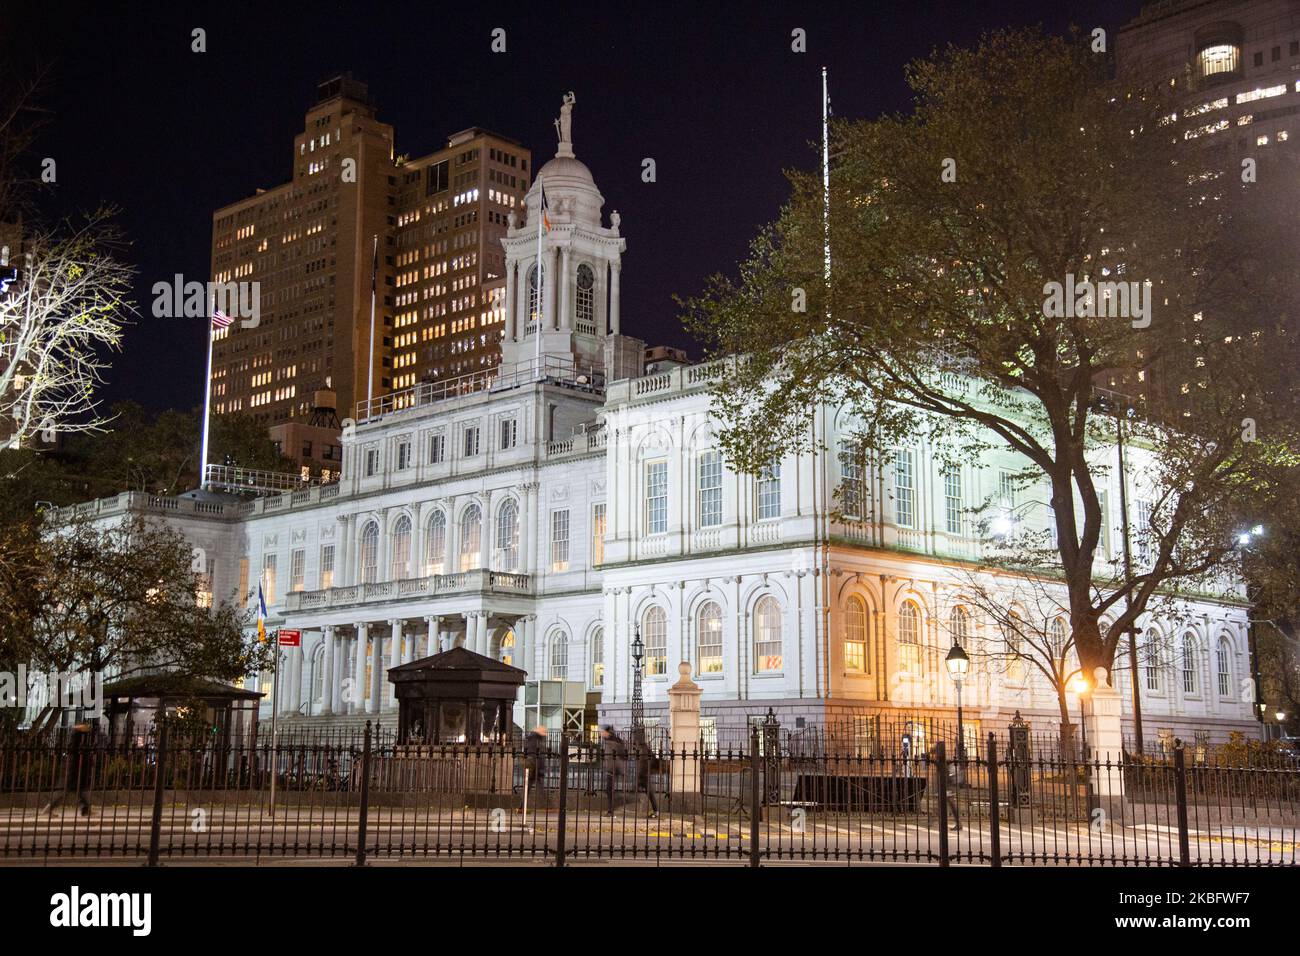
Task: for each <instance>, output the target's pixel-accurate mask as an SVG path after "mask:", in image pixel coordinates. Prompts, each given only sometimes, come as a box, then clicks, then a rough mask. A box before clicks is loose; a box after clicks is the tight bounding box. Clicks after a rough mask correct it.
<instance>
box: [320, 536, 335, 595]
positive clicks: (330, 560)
mask: <svg viewBox="0 0 1300 956" xmlns="http://www.w3.org/2000/svg"><path fill="white" fill-rule="evenodd" d="M320 586H321V590H324V589H326V588H332V587H334V545H332V544H327V545H325V547H323V548H321V549H320Z"/></svg>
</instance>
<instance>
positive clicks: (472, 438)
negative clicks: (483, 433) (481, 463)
mask: <svg viewBox="0 0 1300 956" xmlns="http://www.w3.org/2000/svg"><path fill="white" fill-rule="evenodd" d="M478 433H479V428H478V426H477V425H466V426H465V430H464V431H463V432H462V433H461V438H462V444H461V451H462V455H461V457H463V458H473V457H474V456H475V455H477V454H478Z"/></svg>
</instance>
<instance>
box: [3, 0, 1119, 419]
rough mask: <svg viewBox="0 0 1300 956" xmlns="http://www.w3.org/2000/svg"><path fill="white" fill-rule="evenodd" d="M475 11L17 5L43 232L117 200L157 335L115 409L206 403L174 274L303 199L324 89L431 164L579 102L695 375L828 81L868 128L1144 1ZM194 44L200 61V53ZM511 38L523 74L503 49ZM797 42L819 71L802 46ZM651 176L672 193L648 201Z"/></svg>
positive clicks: (804, 161) (542, 146) (129, 356)
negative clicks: (363, 105) (273, 199)
mask: <svg viewBox="0 0 1300 956" xmlns="http://www.w3.org/2000/svg"><path fill="white" fill-rule="evenodd" d="M471 6H474V5H470V4H464V3H461V4H456V5H454V7H453V5H449V4H445V3H438V2H412V3H402V4H400V5H399V4H390V3H383V2H372V3H325V2H320V3H314V4H304V5H301V6H300V5H289V4H284V5H281V4H278V3H269V2H268V3H261V4H255V5H253V4H250V5H243V4H239V3H222V4H219V5H211V6H209V5H200V4H176V5H174V6H172V7H160V8H159V9H158V10H157V11H152V10H150V8H149V6H148V5H147V4H137V3H129V4H128V3H112V2H110V3H105V2H100V3H95V4H93V5H87V6H85V7H82V6H80V5H70V4H63V3H49V4H46V3H43V2H40V0H28V2H22V3H13V2H5V3H4V4H3V7H2V8H0V38H2V39H0V42H2V43H3V50H2V51H0V52H2V54H3V56H2V58H0V63H3V64H5V67H6V70H7V71H8V74H9V75H8V76H6V77H5V78H4V79H5V80H6V81H7V80H9V79H11V78H12V77H13V76H15V75H28V76H30V75H32V74H34V73H35V72H36V70H37V69H38V68H39V66H41V65H45V66H48V67H49V80H48V84H47V88H46V89H45V91H44V92H43V94H42V96H41V98H40V100H39V102H40V105H41V106H43V107H44V108H46V109H47V110H49V111H51V114H52V115H51V121H50V125H49V127H48V129H47V130H46V132H45V133H44V135H43V136H42V138H41V140H40V142H39V143H38V144H37V147H36V150H35V155H34V156H32V157H31V162H32V164H33V167H34V168H38V167H39V164H40V159H41V157H44V156H50V157H53V158H55V160H56V162H57V164H58V166H57V170H58V183H57V185H56V186H54V187H52V188H50V190H49V192H48V193H46V194H45V195H43V196H41V197H40V199H39V204H40V208H41V211H42V213H43V214H44V215H45V216H47V217H50V216H55V215H66V214H72V213H76V212H77V211H79V210H87V209H91V208H93V207H94V206H96V205H97V204H99V203H101V202H110V203H115V204H117V205H119V206H121V207H122V214H121V217H120V225H121V226H122V227H123V228H124V229H125V231H126V233H127V235H128V237H129V238H130V240H131V242H132V248H131V250H130V253H129V255H130V257H131V258H132V259H133V264H134V265H135V266H136V267H137V268H138V270H139V277H138V281H137V284H136V294H137V300H138V302H137V304H138V306H139V308H140V318H139V319H138V320H137V321H136V323H135V324H134V325H132V326H131V327H130V328H129V329H128V330H127V333H126V337H125V344H124V348H123V350H122V352H121V354H119V355H115V356H113V357H112V368H111V369H109V370H108V372H107V382H106V384H105V386H104V388H103V389H102V397H103V398H104V399H105V400H107V401H116V400H119V399H126V398H130V399H134V400H136V401H138V402H140V403H142V404H144V405H146V406H147V407H149V408H152V409H162V408H167V407H193V406H195V405H198V404H201V402H202V395H203V384H202V378H203V366H204V358H205V345H204V329H203V323H202V321H201V320H198V319H155V318H153V317H152V316H151V314H150V305H151V303H152V298H153V297H152V293H151V291H150V290H151V287H152V285H153V283H154V282H156V281H160V280H166V281H170V280H171V278H172V276H173V275H174V274H175V273H177V272H179V273H182V274H183V275H184V276H185V278H186V279H187V280H189V279H198V280H206V279H208V278H209V276H208V267H209V255H210V237H211V223H212V212H213V210H214V209H216V208H217V207H219V206H222V205H225V204H228V203H230V202H233V201H235V200H237V199H240V198H242V197H244V196H247V195H250V194H251V193H252V192H253V191H254V189H255V188H257V187H259V186H261V187H270V186H274V185H278V184H280V183H282V182H285V181H287V180H288V179H289V176H290V162H291V156H290V148H291V145H292V140H293V136H294V134H295V133H297V132H299V131H300V130H301V129H302V118H303V113H304V112H305V111H306V109H307V107H308V105H309V104H310V103H311V102H312V100H313V97H314V92H315V84H316V83H317V82H318V81H320V80H322V79H325V78H327V77H329V76H332V75H335V74H337V73H340V72H344V71H349V70H350V71H352V72H353V74H354V75H355V76H356V78H357V79H359V80H362V81H364V82H366V83H368V84H369V86H370V92H371V95H372V97H374V98H375V99H376V100H377V102H378V104H379V115H380V118H381V119H382V120H384V121H385V122H388V123H390V124H392V126H393V127H394V128H395V130H396V136H397V143H396V146H397V151H398V152H399V153H407V154H409V155H411V156H412V157H416V156H421V155H424V154H425V153H428V152H431V151H433V150H434V149H437V148H440V147H441V146H443V145H444V144H445V140H446V137H447V135H448V134H450V133H452V132H454V131H456V130H460V129H463V128H465V127H468V126H483V127H487V128H488V129H491V130H494V131H497V132H501V133H504V134H505V135H507V136H512V137H514V138H516V139H519V140H522V141H523V142H524V143H525V144H526V145H528V146H529V147H530V148H531V149H532V150H533V154H534V157H535V158H536V160H537V161H538V162H543V161H545V160H546V159H548V158H550V156H551V155H552V154H553V153H554V149H555V131H554V128H553V127H552V125H551V121H552V119H553V118H554V117H555V116H557V115H558V113H559V107H560V98H561V96H562V95H563V93H564V92H565V91H567V90H573V91H574V92H575V94H576V96H577V105H576V107H575V109H574V114H573V116H574V121H573V139H574V147H575V151H576V153H577V155H578V157H579V158H580V159H582V160H583V161H584V162H586V163H587V165H588V166H589V167H590V168H591V170H592V172H593V174H594V175H595V178H596V183H597V185H598V186H599V187H600V189H601V191H602V193H603V194H604V196H605V201H606V203H605V214H606V216H608V214H609V212H610V211H611V210H614V209H617V210H619V212H620V213H621V214H622V217H623V225H622V231H623V235H624V236H625V237H626V238H627V243H628V248H627V252H626V253H625V255H624V259H623V274H622V280H623V303H622V314H623V329H624V331H625V332H628V333H630V334H633V335H636V336H638V337H640V338H644V339H646V340H647V341H648V342H649V343H651V344H661V343H662V344H671V345H679V346H684V347H686V348H688V349H689V350H691V351H692V352H693V353H696V354H698V349H696V348H695V347H694V346H693V344H692V343H691V342H690V340H689V339H688V337H687V336H686V334H685V333H684V332H683V331H682V329H681V327H680V323H679V319H678V310H677V307H676V306H675V304H674V302H673V299H672V296H673V295H674V294H675V293H676V294H682V295H691V294H694V293H696V292H698V291H700V290H701V288H702V286H703V282H704V280H705V278H706V277H707V276H708V275H709V274H711V273H713V272H717V271H724V272H731V271H734V267H735V264H736V262H737V261H738V260H739V259H741V258H743V256H744V254H745V251H746V248H747V245H748V242H749V240H750V238H751V237H752V236H753V234H754V233H755V231H756V230H757V229H758V228H759V227H760V226H762V225H763V224H764V223H766V222H768V221H770V220H771V219H773V218H774V217H775V215H776V213H777V211H778V209H779V207H780V205H781V203H782V202H783V200H784V199H785V198H786V194H787V186H786V181H785V178H784V175H783V170H785V169H788V168H791V167H797V166H804V167H810V166H814V165H815V164H816V163H817V162H818V161H819V157H818V156H817V154H815V152H814V148H813V144H814V143H815V141H816V140H818V139H819V137H820V123H821V78H820V71H821V67H822V65H823V64H824V65H826V66H827V67H828V68H829V71H830V82H831V100H832V104H833V108H834V112H835V115H836V116H838V117H852V118H859V117H873V116H876V115H879V114H881V113H888V112H894V111H899V110H903V109H906V107H907V105H908V95H907V93H908V91H907V89H906V86H905V84H904V82H903V65H904V64H905V63H906V62H907V61H908V60H910V59H913V58H915V57H918V56H922V55H925V54H927V53H929V52H930V51H931V50H933V49H934V48H936V47H939V46H943V45H945V44H947V43H949V42H952V43H957V44H962V45H966V44H971V43H973V42H975V41H976V40H977V38H978V37H979V35H980V33H981V32H983V31H984V30H987V29H991V28H996V27H1000V26H1009V25H1015V26H1018V25H1028V24H1034V23H1041V24H1043V25H1044V26H1045V27H1046V28H1048V29H1049V30H1053V31H1064V30H1065V29H1067V28H1068V26H1069V25H1071V24H1075V25H1078V26H1080V27H1083V28H1085V29H1087V30H1091V29H1092V28H1093V27H1095V26H1103V27H1105V28H1107V30H1108V33H1109V35H1110V36H1111V37H1112V39H1113V36H1114V31H1115V30H1116V29H1117V28H1118V27H1120V26H1122V25H1123V24H1124V23H1126V22H1128V20H1130V19H1131V18H1132V17H1133V16H1135V15H1136V14H1137V12H1138V10H1139V8H1140V6H1141V2H1140V0H1093V2H1075V0H1039V2H1031V0H1019V2H1013V0H1003V2H992V0H989V2H983V0H957V2H944V3H925V2H898V3H883V4H872V3H870V2H850V3H830V2H823V3H819V4H814V5H807V6H805V5H802V4H795V3H781V4H770V5H769V4H743V3H736V4H726V5H717V6H716V7H714V6H711V5H709V4H705V3H693V4H686V5H681V6H675V5H673V4H671V3H651V4H636V3H628V4H624V3H603V4H600V5H592V6H586V5H582V4H565V3H546V4H529V5H526V6H525V5H515V4H505V3H499V4H482V5H481V7H482V8H483V9H482V10H481V11H479V12H475V11H473V10H471V9H468V8H470V7H471ZM453 10H454V11H455V12H453ZM484 11H486V12H484ZM194 27H203V28H204V29H205V30H206V31H207V52H206V53H202V54H198V53H193V52H191V51H190V42H191V41H190V31H191V30H192V29H193V28H194ZM495 27H503V28H504V29H505V30H506V31H507V43H508V52H507V53H505V54H493V53H492V52H490V49H489V42H490V33H491V31H492V29H493V28H495ZM795 27H802V28H804V29H805V30H806V31H807V36H808V52H807V53H806V54H795V53H792V52H791V51H790V42H791V40H790V33H791V30H792V29H794V28H795ZM644 157H653V158H654V159H655V161H656V163H657V167H658V181H657V182H655V183H652V184H647V183H643V182H642V181H641V160H642V159H643V158H644Z"/></svg>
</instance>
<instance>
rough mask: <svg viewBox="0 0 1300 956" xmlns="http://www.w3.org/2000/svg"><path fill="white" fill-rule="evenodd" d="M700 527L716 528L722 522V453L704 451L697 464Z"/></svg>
mask: <svg viewBox="0 0 1300 956" xmlns="http://www.w3.org/2000/svg"><path fill="white" fill-rule="evenodd" d="M697 468H698V469H699V491H700V527H701V528H716V527H718V526H719V525H720V524H722V455H721V454H719V453H718V452H716V451H706V452H704V453H703V454H701V455H700V460H699V464H698V465H697Z"/></svg>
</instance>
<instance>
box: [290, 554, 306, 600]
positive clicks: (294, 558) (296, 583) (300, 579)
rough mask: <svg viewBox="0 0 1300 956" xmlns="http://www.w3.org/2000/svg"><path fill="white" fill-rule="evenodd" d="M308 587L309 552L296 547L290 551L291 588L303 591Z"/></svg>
mask: <svg viewBox="0 0 1300 956" xmlns="http://www.w3.org/2000/svg"><path fill="white" fill-rule="evenodd" d="M306 587H307V552H306V551H305V550H303V549H302V548H295V549H294V550H293V551H290V552H289V590H290V591H301V590H304V589H305V588H306Z"/></svg>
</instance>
